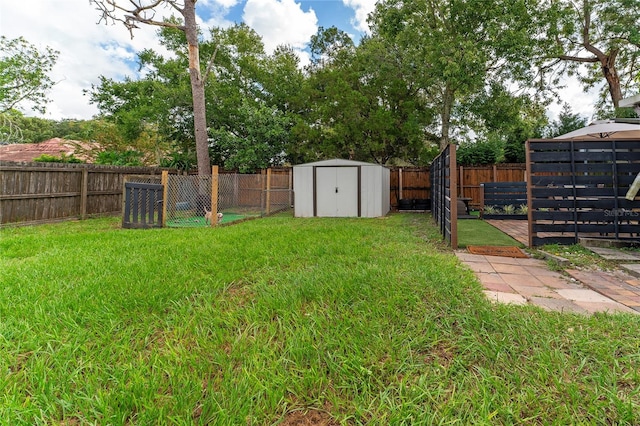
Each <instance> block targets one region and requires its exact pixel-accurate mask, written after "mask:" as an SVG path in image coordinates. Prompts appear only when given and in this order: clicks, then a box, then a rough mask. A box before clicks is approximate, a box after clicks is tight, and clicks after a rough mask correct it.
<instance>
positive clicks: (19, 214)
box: [0, 161, 161, 225]
mask: <svg viewBox="0 0 640 426" xmlns="http://www.w3.org/2000/svg"><path fill="white" fill-rule="evenodd" d="M160 173H161V170H160V169H159V168H154V167H120V166H100V165H92V164H60V163H15V162H7V161H0V225H7V224H38V223H46V222H52V221H59V220H67V219H78V218H80V219H82V218H86V217H89V216H99V215H111V214H120V213H121V211H122V193H123V190H122V189H123V183H124V177H125V176H126V175H129V174H145V175H158V174H160Z"/></svg>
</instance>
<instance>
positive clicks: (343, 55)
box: [292, 28, 432, 164]
mask: <svg viewBox="0 0 640 426" xmlns="http://www.w3.org/2000/svg"><path fill="white" fill-rule="evenodd" d="M311 52H312V55H313V63H312V65H311V66H310V67H309V68H308V70H307V71H308V79H307V80H306V82H305V85H304V88H303V90H301V91H300V92H301V93H300V97H299V99H304V100H302V101H300V102H299V104H300V111H301V114H300V118H301V119H300V120H299V121H298V123H297V125H296V128H295V131H294V133H295V134H296V137H298V138H299V140H300V142H301V143H300V144H298V145H297V146H295V147H292V150H293V152H292V155H293V156H294V157H295V159H296V161H308V160H314V159H319V158H326V157H333V156H339V157H347V158H352V159H354V160H362V161H375V162H377V163H381V164H385V163H387V162H388V161H389V160H392V159H393V160H401V161H403V162H411V163H414V164H415V163H424V162H425V158H424V157H425V155H424V153H425V150H426V148H427V145H428V144H427V143H426V141H427V139H428V138H427V134H426V133H425V128H426V126H427V125H428V124H429V123H430V122H431V121H432V115H431V111H430V110H429V109H428V108H426V105H425V102H424V98H423V97H421V96H420V94H419V90H420V87H419V86H417V85H416V84H414V80H415V75H414V74H415V67H413V66H411V63H410V61H407V58H406V57H405V55H404V52H402V51H401V50H399V49H397V48H396V47H395V46H393V45H390V44H388V43H386V41H385V40H383V39H382V38H380V37H366V38H364V39H363V40H361V42H360V44H359V45H358V46H355V45H354V43H353V41H352V40H351V39H350V38H349V36H348V35H347V34H345V33H343V32H341V31H339V30H337V29H336V28H328V29H323V28H321V29H320V30H319V31H318V34H317V35H316V36H314V37H312V41H311Z"/></svg>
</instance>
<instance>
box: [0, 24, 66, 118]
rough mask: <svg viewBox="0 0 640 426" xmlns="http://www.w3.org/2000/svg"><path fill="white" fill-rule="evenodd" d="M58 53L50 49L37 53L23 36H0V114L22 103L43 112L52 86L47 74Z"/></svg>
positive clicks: (52, 83) (36, 49) (35, 48)
mask: <svg viewBox="0 0 640 426" xmlns="http://www.w3.org/2000/svg"><path fill="white" fill-rule="evenodd" d="M58 53H59V52H57V51H55V50H53V49H51V48H49V47H46V48H45V49H43V50H40V49H38V48H37V47H36V46H34V45H33V44H31V43H29V42H28V41H27V40H25V39H24V38H22V37H18V38H15V39H9V38H7V37H5V36H0V114H2V113H5V112H7V111H9V110H10V109H13V108H16V107H18V106H19V105H20V104H23V103H29V104H30V105H28V106H29V107H30V108H31V109H33V110H35V111H39V112H44V111H45V107H46V104H47V103H48V102H49V100H48V99H47V91H48V90H49V89H50V88H51V87H52V86H53V85H54V82H53V81H52V80H51V78H50V77H49V75H48V74H49V72H50V71H51V69H52V68H53V66H54V65H55V63H56V60H57V59H58Z"/></svg>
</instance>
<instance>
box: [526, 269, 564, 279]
mask: <svg viewBox="0 0 640 426" xmlns="http://www.w3.org/2000/svg"><path fill="white" fill-rule="evenodd" d="M524 269H526V270H527V272H529V273H530V274H531V275H534V276H536V277H539V276H542V275H544V276H547V277H558V278H560V277H562V275H561V274H560V273H559V272H556V271H552V270H550V269H548V268H547V267H546V266H524Z"/></svg>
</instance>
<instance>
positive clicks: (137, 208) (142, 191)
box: [122, 182, 164, 229]
mask: <svg viewBox="0 0 640 426" xmlns="http://www.w3.org/2000/svg"><path fill="white" fill-rule="evenodd" d="M124 193H125V195H124V197H125V202H124V211H123V214H122V227H123V228H142V229H146V228H162V210H163V209H162V202H163V194H164V185H162V184H152V183H139V182H126V183H125V184H124Z"/></svg>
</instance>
